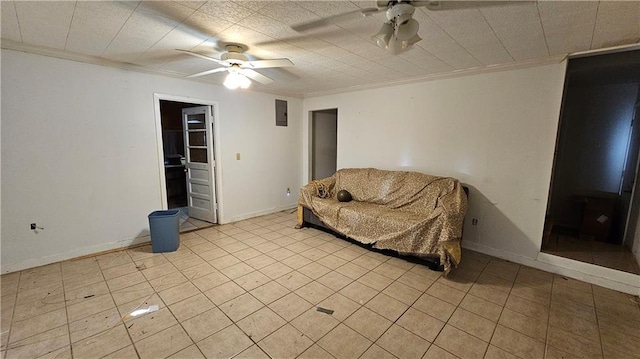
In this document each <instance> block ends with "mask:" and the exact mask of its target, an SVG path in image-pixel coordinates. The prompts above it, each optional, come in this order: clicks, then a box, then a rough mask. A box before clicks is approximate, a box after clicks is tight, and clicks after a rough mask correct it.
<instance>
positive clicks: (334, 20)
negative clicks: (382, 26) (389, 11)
mask: <svg viewBox="0 0 640 359" xmlns="http://www.w3.org/2000/svg"><path fill="white" fill-rule="evenodd" d="M383 10H386V8H382V9H378V8H375V7H372V8H367V9H360V10H354V11H349V12H346V13H344V14H339V15H334V16H329V17H326V18H323V19H320V20H314V21H309V22H304V23H302V24H298V25H293V26H291V28H292V29H294V30H295V31H298V32H300V31H306V30H311V29H315V28H318V27H323V26H328V25H333V24H338V23H341V22H345V21H349V20H356V19H360V18H363V17H367V16H370V15H373V14H375V13H378V12H380V11H383Z"/></svg>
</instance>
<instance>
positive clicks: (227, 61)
mask: <svg viewBox="0 0 640 359" xmlns="http://www.w3.org/2000/svg"><path fill="white" fill-rule="evenodd" d="M224 48H225V50H226V52H224V53H222V55H220V58H219V59H217V58H215V57H210V56H206V55H202V54H199V53H197V52H193V51H188V50H180V49H176V50H177V51H180V52H183V53H185V54H188V55H191V56H195V57H199V58H201V59H205V60H209V61H212V62H215V63H217V64H218V65H222V67H216V68H214V69H211V70H207V71H203V72H199V73H197V74H193V75H189V76H187V77H200V76H205V75H210V74H214V73H217V72H225V71H226V72H228V75H227V77H226V79H225V80H224V85H225V86H226V87H227V88H229V89H237V88H238V87H239V88H243V89H246V88H248V87H249V86H251V80H254V81H258V82H259V83H261V84H265V85H267V84H270V83H272V82H273V80H272V79H271V78H269V77H267V76H265V75H263V74H261V73H259V72H257V71H255V70H254V69H261V68H272V67H287V66H293V62H291V60H289V59H270V60H250V59H249V57H248V56H247V55H245V51H247V46H246V45H242V44H236V43H233V44H226V45H224ZM250 79H251V80H250Z"/></svg>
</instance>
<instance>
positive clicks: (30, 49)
mask: <svg viewBox="0 0 640 359" xmlns="http://www.w3.org/2000/svg"><path fill="white" fill-rule="evenodd" d="M0 48H2V49H6V50H13V51H20V52H26V53H30V54H35V55H41V56H47V57H53V58H58V59H62V60H69V61H74V62H82V63H87V64H91V65H98V66H105V67H111V68H117V69H121V70H125V71H134V72H141V73H146V74H151V75H160V76H165V77H172V78H176V79H181V80H186V81H192V82H199V83H204V84H208V85H212V86H219V87H223V86H222V84H221V83H216V82H210V81H205V80H201V79H193V78H186V77H185V76H184V74H181V73H177V72H174V71H168V70H161V69H154V68H150V67H146V66H141V65H136V64H132V63H127V62H120V61H113V60H108V59H105V58H102V57H97V56H91V55H84V54H79V53H76V52H70V51H62V50H58V49H53V48H50V47H44V46H36V45H29V44H25V43H21V42H16V41H13V40H8V39H2V40H1V41H0ZM242 91H248V92H256V93H265V94H270V95H276V96H284V97H294V98H302V97H303V96H302V94H298V93H290V92H284V91H261V90H253V89H251V90H242Z"/></svg>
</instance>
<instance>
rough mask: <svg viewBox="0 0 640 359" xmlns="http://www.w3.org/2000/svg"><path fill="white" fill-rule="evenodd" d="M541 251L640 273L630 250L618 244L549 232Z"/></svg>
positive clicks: (639, 265) (638, 265) (639, 266)
mask: <svg viewBox="0 0 640 359" xmlns="http://www.w3.org/2000/svg"><path fill="white" fill-rule="evenodd" d="M542 251H543V252H546V253H549V254H553V255H556V256H560V257H565V258H569V259H574V260H577V261H581V262H586V263H591V264H596V265H599V266H602V267H607V268H611V269H617V270H621V271H624V272H629V273H633V274H640V264H639V263H638V261H637V260H636V257H635V256H634V255H633V253H631V251H630V250H629V249H628V248H626V247H624V246H622V245H620V244H613V243H607V242H598V241H595V240H593V239H590V240H589V239H581V238H579V237H577V236H567V235H562V234H556V233H551V236H550V237H549V241H547V243H546V245H545V246H543V248H542Z"/></svg>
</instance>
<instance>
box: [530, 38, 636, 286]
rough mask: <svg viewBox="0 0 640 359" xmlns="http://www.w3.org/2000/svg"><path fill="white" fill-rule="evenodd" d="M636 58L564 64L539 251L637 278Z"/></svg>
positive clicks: (625, 54)
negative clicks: (635, 250)
mask: <svg viewBox="0 0 640 359" xmlns="http://www.w3.org/2000/svg"><path fill="white" fill-rule="evenodd" d="M639 101H640V51H638V50H635V51H625V52H618V53H613V54H604V55H597V56H589V57H581V58H574V59H573V58H572V59H569V63H568V66H567V76H566V80H565V90H564V97H563V103H562V111H561V115H560V124H559V130H558V139H557V142H556V152H555V159H554V168H553V175H552V180H551V191H550V196H549V205H548V208H547V221H546V223H545V235H544V238H543V243H542V251H544V252H547V253H551V254H555V255H560V256H563V257H567V258H571V259H575V260H579V261H583V262H588V263H593V264H597V265H601V266H605V267H609V268H613V269H618V270H623V271H627V272H632V273H636V274H640V267H639V266H638V261H637V259H636V258H635V257H634V255H633V253H632V251H631V249H632V248H633V246H634V242H635V241H636V238H635V230H636V224H637V221H638V211H637V207H638V205H639V203H638V201H634V198H633V197H634V193H635V194H636V195H637V192H638V191H636V190H635V187H636V174H637V164H638V151H639V147H640V122H638V121H636V120H637V119H638V114H639V113H638V112H639V111H638V103H639Z"/></svg>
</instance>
